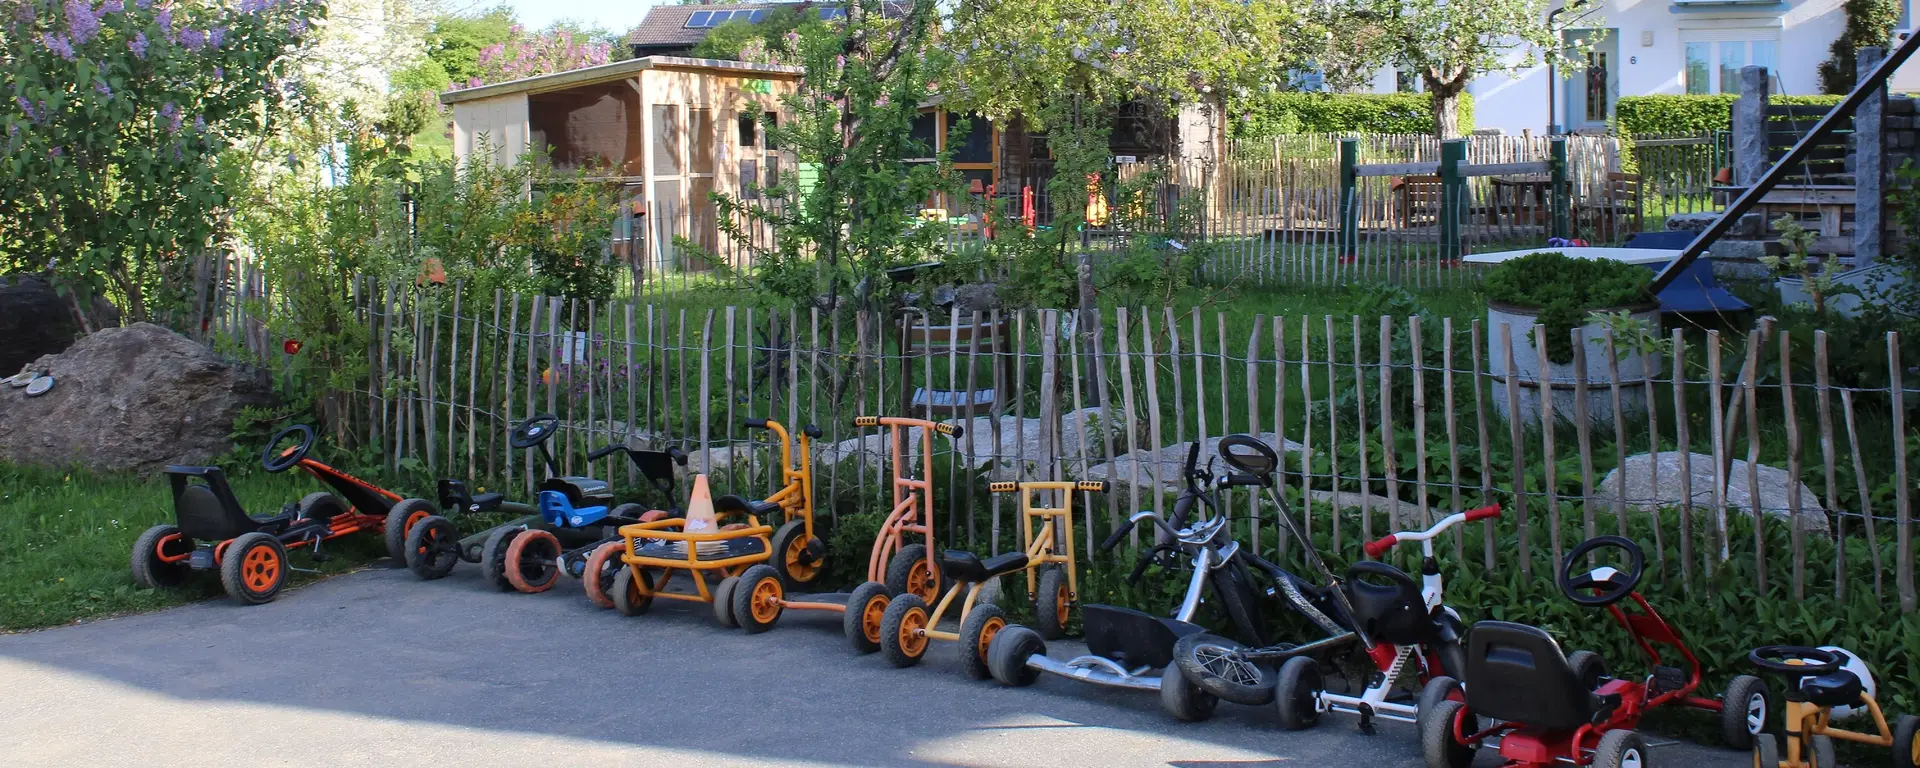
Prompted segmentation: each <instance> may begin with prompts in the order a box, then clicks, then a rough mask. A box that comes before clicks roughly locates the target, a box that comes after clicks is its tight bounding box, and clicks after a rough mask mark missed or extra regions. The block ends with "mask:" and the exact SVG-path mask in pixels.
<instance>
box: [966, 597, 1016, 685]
mask: <svg viewBox="0 0 1920 768" xmlns="http://www.w3.org/2000/svg"><path fill="white" fill-rule="evenodd" d="M1006 628H1007V614H1006V612H1005V611H1002V610H1000V606H997V605H993V604H990V603H979V604H976V605H974V606H973V610H971V611H968V612H967V620H966V621H962V622H960V642H959V643H957V645H959V646H960V672H961V673H962V674H965V675H966V676H967V679H969V680H985V679H987V678H989V677H992V676H993V670H991V669H988V668H987V652H988V651H989V650H991V649H992V648H993V638H994V637H996V636H998V635H999V634H1000V631H1001V630H1004V629H1006Z"/></svg>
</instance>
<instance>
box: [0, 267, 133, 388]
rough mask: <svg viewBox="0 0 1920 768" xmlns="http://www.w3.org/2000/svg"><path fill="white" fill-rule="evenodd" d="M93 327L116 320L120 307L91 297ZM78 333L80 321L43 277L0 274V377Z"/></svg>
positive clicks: (70, 341) (62, 346)
mask: <svg viewBox="0 0 1920 768" xmlns="http://www.w3.org/2000/svg"><path fill="white" fill-rule="evenodd" d="M87 319H88V320H91V321H92V322H93V324H94V325H95V327H109V326H115V325H119V324H120V310H118V309H116V308H114V306H113V304H111V303H109V302H107V301H106V300H105V299H95V300H94V301H93V304H92V307H91V308H90V309H89V310H88V312H87ZM80 336H81V328H80V322H79V321H78V320H77V319H76V318H75V317H74V316H73V310H72V308H70V307H69V306H67V300H66V299H64V298H61V297H60V294H58V293H55V292H54V290H53V286H52V285H49V284H48V283H47V281H45V280H42V279H40V278H38V277H35V276H32V275H14V276H11V277H0V339H6V343H4V344H0V377H4V376H11V375H13V374H14V373H15V372H16V371H19V370H20V367H21V366H23V365H26V364H27V363H29V362H32V361H33V360H34V359H35V358H38V357H40V356H41V355H51V354H53V353H55V352H59V351H61V350H64V349H66V348H67V347H69V346H71V345H72V344H73V341H74V339H78V338H80Z"/></svg>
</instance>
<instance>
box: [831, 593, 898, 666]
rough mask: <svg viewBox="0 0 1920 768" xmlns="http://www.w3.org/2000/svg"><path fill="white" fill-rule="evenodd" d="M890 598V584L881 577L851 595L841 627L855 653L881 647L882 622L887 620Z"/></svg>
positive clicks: (875, 649)
mask: <svg viewBox="0 0 1920 768" xmlns="http://www.w3.org/2000/svg"><path fill="white" fill-rule="evenodd" d="M890 600H891V598H890V596H889V595H888V593H887V585H885V584H881V583H880V582H877V581H869V582H867V583H865V584H861V585H860V586H858V587H855V588H854V589H853V594H851V595H848V596H847V614H846V617H845V618H844V619H843V620H842V623H841V630H842V631H843V632H844V633H845V634H846V636H847V643H848V644H849V645H852V646H853V650H854V652H855V653H873V652H874V651H877V650H880V625H881V623H882V622H883V621H885V620H886V616H887V604H888V603H889V602H890Z"/></svg>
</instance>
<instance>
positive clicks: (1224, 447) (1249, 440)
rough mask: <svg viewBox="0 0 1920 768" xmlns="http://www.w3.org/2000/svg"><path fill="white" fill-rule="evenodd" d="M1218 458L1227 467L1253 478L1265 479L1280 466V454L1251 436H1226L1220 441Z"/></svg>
mask: <svg viewBox="0 0 1920 768" xmlns="http://www.w3.org/2000/svg"><path fill="white" fill-rule="evenodd" d="M1219 451H1220V458H1222V459H1225V460H1226V462H1227V465H1228V466H1231V467H1233V468H1234V469H1237V470H1240V471H1241V472H1245V473H1247V474H1249V475H1253V476H1254V477H1260V478H1265V477H1267V476H1269V475H1272V474H1273V468H1274V467H1278V466H1280V454H1278V453H1275V452H1274V450H1273V446H1270V445H1267V444H1266V443H1263V442H1260V441H1259V440H1256V439H1254V438H1253V436H1251V435H1228V436H1226V437H1223V438H1221V439H1220V448H1219Z"/></svg>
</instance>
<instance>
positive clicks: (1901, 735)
mask: <svg viewBox="0 0 1920 768" xmlns="http://www.w3.org/2000/svg"><path fill="white" fill-rule="evenodd" d="M1916 766H1920V717H1914V716H1913V715H1901V716H1900V717H1898V718H1896V719H1895V720H1894V721H1893V768H1916Z"/></svg>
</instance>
